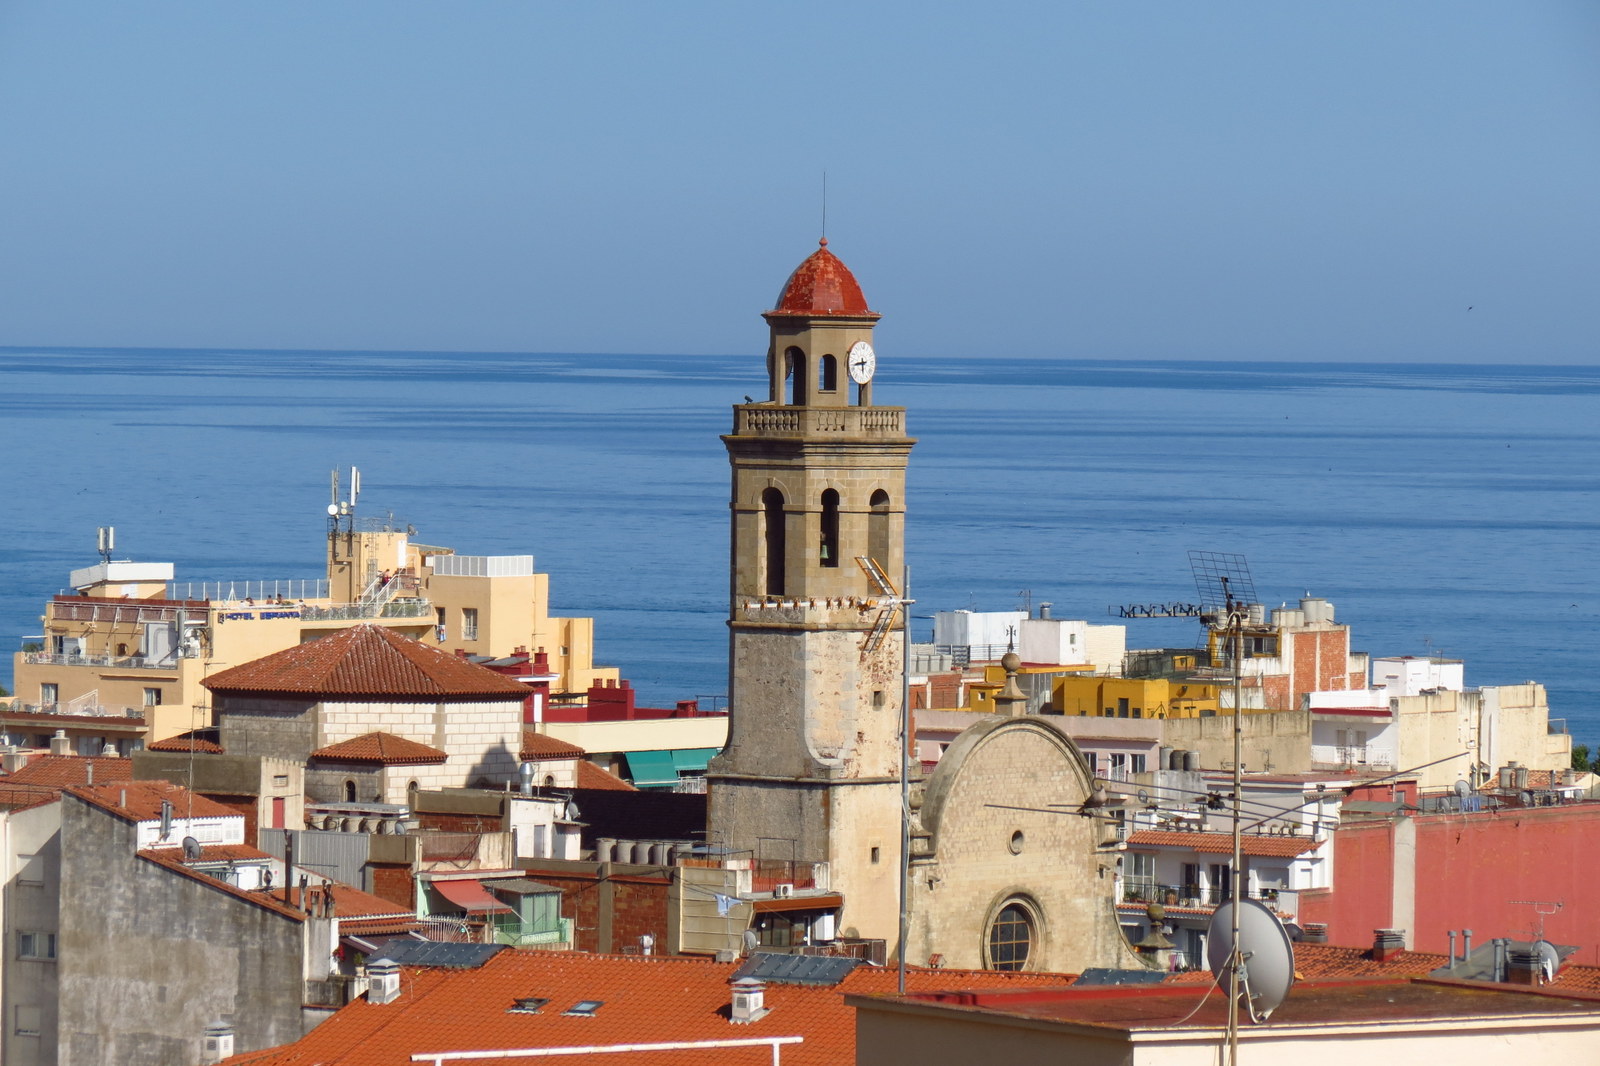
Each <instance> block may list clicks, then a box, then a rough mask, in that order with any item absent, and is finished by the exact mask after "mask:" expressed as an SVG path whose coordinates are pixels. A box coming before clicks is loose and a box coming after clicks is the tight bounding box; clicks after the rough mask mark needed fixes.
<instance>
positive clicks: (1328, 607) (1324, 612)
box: [1300, 596, 1333, 625]
mask: <svg viewBox="0 0 1600 1066" xmlns="http://www.w3.org/2000/svg"><path fill="white" fill-rule="evenodd" d="M1300 610H1301V612H1302V613H1303V614H1304V615H1305V616H1306V622H1307V624H1309V625H1316V624H1317V623H1319V622H1332V621H1333V604H1331V603H1329V602H1328V601H1327V600H1325V599H1323V598H1322V597H1321V596H1307V597H1305V598H1304V599H1302V600H1301V601H1300Z"/></svg>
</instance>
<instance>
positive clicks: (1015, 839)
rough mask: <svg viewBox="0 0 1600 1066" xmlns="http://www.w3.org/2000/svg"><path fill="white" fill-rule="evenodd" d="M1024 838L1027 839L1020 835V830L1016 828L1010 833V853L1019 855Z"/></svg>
mask: <svg viewBox="0 0 1600 1066" xmlns="http://www.w3.org/2000/svg"><path fill="white" fill-rule="evenodd" d="M1026 840H1027V838H1026V837H1024V836H1023V835H1022V830H1020V829H1018V830H1017V831H1016V832H1015V833H1012V834H1011V845H1010V846H1011V854H1013V855H1021V854H1022V845H1023V843H1024V842H1025V841H1026Z"/></svg>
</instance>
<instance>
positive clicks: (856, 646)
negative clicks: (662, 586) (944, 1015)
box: [707, 239, 915, 942]
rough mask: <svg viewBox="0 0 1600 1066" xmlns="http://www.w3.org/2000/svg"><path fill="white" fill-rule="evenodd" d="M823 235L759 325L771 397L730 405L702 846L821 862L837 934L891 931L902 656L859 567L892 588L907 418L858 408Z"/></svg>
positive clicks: (845, 299)
mask: <svg viewBox="0 0 1600 1066" xmlns="http://www.w3.org/2000/svg"><path fill="white" fill-rule="evenodd" d="M827 243H828V242H827V240H826V239H824V240H823V241H822V242H821V245H822V246H821V247H820V248H819V249H818V250H817V251H816V252H814V253H813V254H812V255H811V256H810V257H809V258H808V259H806V260H805V262H803V263H801V264H800V266H799V267H798V268H796V270H795V272H794V273H793V274H792V275H790V277H789V280H788V281H787V283H785V285H784V287H783V291H782V293H781V294H780V295H779V297H778V302H777V305H776V307H775V308H774V309H773V310H771V311H768V312H766V313H765V314H764V315H763V316H762V317H764V318H765V319H766V320H767V325H768V327H769V329H770V332H771V342H770V344H769V345H768V348H767V377H768V383H769V395H768V398H767V399H766V400H764V401H761V402H758V403H745V404H739V405H736V406H735V407H734V409H733V415H734V418H733V432H732V433H730V434H728V435H727V436H724V437H723V438H722V440H723V442H724V443H725V444H726V445H727V448H728V458H729V461H730V462H731V464H732V467H733V498H732V502H731V505H730V506H731V509H732V537H731V559H730V576H731V589H730V591H731V603H730V606H729V616H728V628H729V656H728V674H729V677H728V692H729V705H730V711H731V715H732V718H731V721H730V724H729V733H728V744H727V747H726V748H725V749H724V750H723V752H722V754H721V755H720V756H718V757H717V758H716V759H715V760H713V761H712V763H711V766H710V768H709V772H708V774H707V776H708V778H709V779H710V780H709V791H710V815H711V833H710V838H711V840H712V842H714V843H720V844H724V845H727V846H730V847H732V848H735V849H738V850H748V851H750V852H752V853H753V854H754V855H755V856H756V857H757V858H759V859H764V860H768V861H771V860H779V861H782V860H789V859H794V860H798V861H800V862H802V863H805V862H813V863H814V862H825V863H827V864H828V866H829V875H830V884H831V886H832V888H833V889H834V890H835V891H838V892H842V893H843V894H844V897H845V904H844V910H843V912H842V913H841V915H840V930H841V932H846V933H849V932H850V931H852V930H854V932H855V934H856V935H860V936H869V937H884V938H886V939H889V940H890V941H891V942H892V941H893V940H894V938H895V935H896V923H897V917H898V906H897V903H896V899H897V884H898V870H899V863H900V790H899V770H900V744H901V743H902V741H901V738H900V736H899V719H900V701H901V692H902V672H901V671H902V657H903V649H902V644H901V635H900V632H899V628H898V619H897V618H895V620H894V622H895V624H893V625H887V620H888V619H889V618H890V614H889V612H890V610H891V608H890V607H887V606H884V602H883V596H882V594H881V591H880V590H879V589H878V588H877V586H876V585H875V584H874V583H873V581H872V580H871V579H870V578H869V576H868V574H867V573H866V572H865V571H864V570H863V568H862V567H861V565H859V564H858V562H857V559H858V557H865V558H870V559H872V560H874V561H875V562H876V563H877V565H878V566H879V567H881V569H882V571H883V573H884V574H886V575H888V577H889V578H890V580H891V581H893V582H894V583H895V584H896V585H898V584H899V582H900V579H901V574H902V567H903V561H904V539H905V538H904V533H905V485H906V462H907V459H908V458H909V456H910V453H911V447H912V445H913V444H914V443H915V441H913V440H912V439H911V438H910V437H907V436H906V431H905V409H904V408H902V407H878V406H875V405H874V404H873V403H872V376H873V371H874V369H875V367H876V356H875V354H874V352H873V350H872V329H873V326H874V325H875V324H876V322H877V320H878V315H877V314H876V313H875V312H873V311H871V310H869V309H868V307H867V302H866V298H865V297H863V296H862V294H861V286H860V285H858V284H857V283H856V279H855V277H854V276H853V275H852V274H851V273H850V270H849V268H848V267H846V266H845V265H844V263H843V262H841V261H840V260H839V258H838V257H837V256H835V255H834V254H833V253H832V252H830V251H829V250H828V248H827Z"/></svg>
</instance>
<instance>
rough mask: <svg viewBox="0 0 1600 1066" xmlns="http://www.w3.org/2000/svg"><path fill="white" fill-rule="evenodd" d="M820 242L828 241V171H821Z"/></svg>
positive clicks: (825, 242)
mask: <svg viewBox="0 0 1600 1066" xmlns="http://www.w3.org/2000/svg"><path fill="white" fill-rule="evenodd" d="M822 243H823V244H827V243H828V172H827V171H826V170H824V171H823V172H822Z"/></svg>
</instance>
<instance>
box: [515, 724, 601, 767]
mask: <svg viewBox="0 0 1600 1066" xmlns="http://www.w3.org/2000/svg"><path fill="white" fill-rule="evenodd" d="M586 754H587V752H585V751H584V750H583V749H582V748H580V747H578V745H576V744H568V743H567V742H566V741H565V740H557V739H556V738H555V737H553V736H550V735H549V734H548V733H536V732H534V731H533V730H531V729H524V730H523V731H522V751H521V753H520V757H521V759H522V761H523V762H538V761H539V760H541V759H581V758H583V756H584V755H586Z"/></svg>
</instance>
